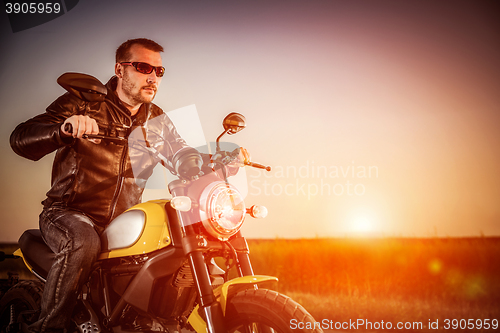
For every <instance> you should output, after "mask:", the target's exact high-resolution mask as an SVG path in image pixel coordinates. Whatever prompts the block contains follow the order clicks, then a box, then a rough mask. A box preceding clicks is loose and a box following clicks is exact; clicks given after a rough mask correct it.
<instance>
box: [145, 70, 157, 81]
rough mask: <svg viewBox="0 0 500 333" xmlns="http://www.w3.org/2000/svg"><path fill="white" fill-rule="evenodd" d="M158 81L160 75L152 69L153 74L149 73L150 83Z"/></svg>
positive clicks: (148, 79)
mask: <svg viewBox="0 0 500 333" xmlns="http://www.w3.org/2000/svg"><path fill="white" fill-rule="evenodd" d="M157 81H158V77H157V76H156V73H155V71H152V72H151V74H148V78H147V82H148V83H156V82H157Z"/></svg>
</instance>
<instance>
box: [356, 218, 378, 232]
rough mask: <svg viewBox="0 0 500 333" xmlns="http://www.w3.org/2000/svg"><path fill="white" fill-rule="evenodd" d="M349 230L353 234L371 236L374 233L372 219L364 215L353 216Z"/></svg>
mask: <svg viewBox="0 0 500 333" xmlns="http://www.w3.org/2000/svg"><path fill="white" fill-rule="evenodd" d="M350 229H351V232H353V233H355V234H371V233H373V232H375V231H376V230H375V229H376V228H375V222H374V219H373V218H370V217H369V216H366V215H359V216H355V217H354V218H353V219H352V222H351V228H350Z"/></svg>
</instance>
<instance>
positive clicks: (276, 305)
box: [225, 289, 322, 333]
mask: <svg viewBox="0 0 500 333" xmlns="http://www.w3.org/2000/svg"><path fill="white" fill-rule="evenodd" d="M225 317H226V318H228V321H227V322H226V326H227V329H228V332H230V333H233V332H244V333H257V332H265V333H273V332H279V333H291V332H293V333H299V332H302V333H313V332H314V333H321V332H322V329H321V327H320V325H319V323H317V322H316V321H315V320H314V318H313V317H312V316H311V315H310V314H309V313H308V312H307V311H306V310H305V309H304V308H303V307H302V306H301V305H300V304H298V303H297V302H295V301H294V300H292V299H291V298H290V297H288V296H285V295H282V294H279V293H277V292H275V291H272V290H267V289H257V290H253V289H249V290H244V291H241V292H239V293H238V294H236V295H235V296H234V297H232V298H231V299H230V301H229V304H228V307H227V311H226V316H225Z"/></svg>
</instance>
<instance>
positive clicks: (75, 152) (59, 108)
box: [10, 77, 187, 227]
mask: <svg viewBox="0 0 500 333" xmlns="http://www.w3.org/2000/svg"><path fill="white" fill-rule="evenodd" d="M116 84H117V78H116V77H113V78H111V79H110V80H109V82H108V83H107V84H106V88H107V90H108V92H107V96H106V99H105V101H104V102H94V103H88V102H84V101H82V100H81V99H79V98H77V97H75V96H73V95H71V94H70V93H66V94H64V95H62V96H60V97H59V98H58V99H57V100H56V101H54V102H53V103H52V104H51V105H50V106H49V107H48V108H47V110H46V112H45V113H43V114H41V115H38V116H36V117H34V118H32V119H30V120H28V121H26V122H24V123H22V124H20V125H19V126H17V127H16V129H15V130H14V132H13V133H12V135H11V137H10V143H11V146H12V149H13V150H14V151H15V152H16V153H17V154H19V155H20V156H23V157H26V158H28V159H31V160H35V161H36V160H38V159H40V158H42V157H43V156H45V155H46V154H49V153H51V152H53V151H55V150H57V152H56V155H55V159H54V164H53V169H52V187H51V189H50V190H49V191H48V192H47V199H46V200H44V201H43V204H44V206H45V207H49V206H52V205H59V206H64V207H69V208H72V209H76V210H78V211H81V212H83V213H85V214H87V215H88V216H89V217H91V218H92V219H93V220H94V222H95V223H96V224H97V225H98V226H100V227H104V226H106V225H107V224H108V223H109V222H110V221H111V220H112V219H114V218H115V217H116V216H118V215H119V214H121V213H122V212H123V211H125V210H126V209H128V208H130V207H131V206H133V205H135V204H137V203H139V202H140V198H141V195H142V192H143V190H144V184H145V182H146V180H147V178H148V177H149V176H150V175H151V173H152V170H153V167H154V166H155V165H156V163H158V162H159V159H158V157H157V156H154V155H153V154H151V153H150V152H149V151H148V150H147V148H146V146H147V145H150V146H155V147H156V148H157V149H158V150H159V151H160V152H161V154H162V155H163V156H165V157H166V158H167V160H171V158H172V156H173V155H174V154H175V153H176V152H178V151H179V150H181V149H182V148H185V147H187V145H186V143H185V141H184V140H183V139H181V138H180V136H179V135H178V133H177V131H176V130H175V127H174V125H173V124H172V122H171V121H170V119H169V118H168V117H167V116H166V114H164V113H163V111H162V110H161V109H160V108H159V107H158V106H156V105H154V104H152V103H151V104H143V105H142V106H141V109H140V110H139V112H138V113H137V115H136V116H135V117H131V115H130V112H129V111H128V110H127V109H126V108H125V106H123V104H122V103H121V102H120V100H119V98H118V96H117V95H116V93H115V90H116ZM75 114H86V115H88V116H89V117H91V118H94V119H95V120H96V121H97V123H98V125H99V130H100V133H101V134H104V135H109V136H115V137H122V138H124V139H123V140H121V141H106V140H102V141H101V143H100V144H95V143H92V142H90V141H89V140H85V139H73V138H63V137H61V134H60V127H61V124H62V123H63V122H64V120H65V119H66V118H68V117H70V116H72V115H75ZM146 142H147V144H146ZM166 166H167V167H171V165H169V162H167V163H166Z"/></svg>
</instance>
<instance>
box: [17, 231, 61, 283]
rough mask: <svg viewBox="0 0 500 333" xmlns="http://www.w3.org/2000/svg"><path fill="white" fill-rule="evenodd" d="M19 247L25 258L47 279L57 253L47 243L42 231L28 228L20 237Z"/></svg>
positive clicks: (36, 271)
mask: <svg viewBox="0 0 500 333" xmlns="http://www.w3.org/2000/svg"><path fill="white" fill-rule="evenodd" d="M19 247H20V248H21V251H22V252H23V257H24V260H25V261H26V262H27V263H28V265H30V266H31V268H32V270H33V271H34V272H35V273H36V274H38V275H39V276H40V277H42V278H44V279H46V278H47V275H48V273H49V270H50V268H51V267H52V263H53V262H54V258H55V254H54V252H52V250H51V249H50V248H49V247H48V246H47V244H45V242H44V240H43V238H42V233H41V232H40V230H38V229H29V230H26V231H25V232H24V233H23V234H22V235H21V237H20V238H19Z"/></svg>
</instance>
